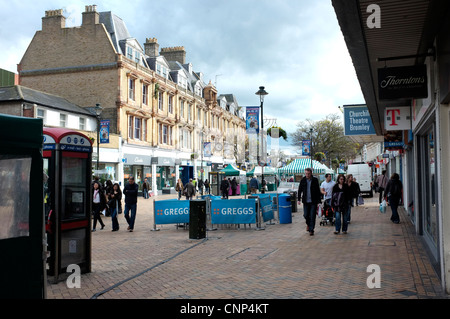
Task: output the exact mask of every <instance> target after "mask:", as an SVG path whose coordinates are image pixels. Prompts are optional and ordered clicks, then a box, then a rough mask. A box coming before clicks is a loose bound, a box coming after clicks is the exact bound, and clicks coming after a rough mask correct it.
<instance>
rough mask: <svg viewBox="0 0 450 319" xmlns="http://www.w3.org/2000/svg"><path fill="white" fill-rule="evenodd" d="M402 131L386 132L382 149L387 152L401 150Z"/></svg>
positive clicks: (402, 143) (402, 144)
mask: <svg viewBox="0 0 450 319" xmlns="http://www.w3.org/2000/svg"><path fill="white" fill-rule="evenodd" d="M403 146H404V142H403V131H388V132H387V133H386V134H384V148H385V149H386V150H388V151H395V150H399V149H403Z"/></svg>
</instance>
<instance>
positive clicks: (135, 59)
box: [134, 51, 141, 63]
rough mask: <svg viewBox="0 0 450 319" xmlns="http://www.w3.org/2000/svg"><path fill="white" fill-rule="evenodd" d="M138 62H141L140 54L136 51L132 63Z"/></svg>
mask: <svg viewBox="0 0 450 319" xmlns="http://www.w3.org/2000/svg"><path fill="white" fill-rule="evenodd" d="M140 60H141V54H140V53H139V52H138V51H136V52H135V53H134V61H135V62H136V63H139V62H140Z"/></svg>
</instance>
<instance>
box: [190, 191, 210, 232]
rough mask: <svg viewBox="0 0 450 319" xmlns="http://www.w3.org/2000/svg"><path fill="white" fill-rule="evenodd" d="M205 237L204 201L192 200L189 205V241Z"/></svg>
mask: <svg viewBox="0 0 450 319" xmlns="http://www.w3.org/2000/svg"><path fill="white" fill-rule="evenodd" d="M205 237H206V200H203V199H194V200H191V201H190V203H189V239H202V238H205Z"/></svg>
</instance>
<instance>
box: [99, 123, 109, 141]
mask: <svg viewBox="0 0 450 319" xmlns="http://www.w3.org/2000/svg"><path fill="white" fill-rule="evenodd" d="M109 123H110V121H109V120H102V121H100V144H108V143H109Z"/></svg>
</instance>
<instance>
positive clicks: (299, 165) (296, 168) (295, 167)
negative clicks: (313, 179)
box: [278, 158, 327, 174]
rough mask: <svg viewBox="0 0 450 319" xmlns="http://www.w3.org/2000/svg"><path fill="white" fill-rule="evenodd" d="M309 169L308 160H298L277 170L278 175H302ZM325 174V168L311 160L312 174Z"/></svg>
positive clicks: (309, 162) (309, 161) (309, 163)
mask: <svg viewBox="0 0 450 319" xmlns="http://www.w3.org/2000/svg"><path fill="white" fill-rule="evenodd" d="M308 167H311V160H310V159H309V158H298V159H296V160H294V161H293V162H291V163H289V164H288V165H286V166H285V167H281V168H279V169H278V174H304V173H305V168H308ZM323 173H327V167H326V166H325V165H323V164H321V163H319V162H318V161H316V160H313V174H323Z"/></svg>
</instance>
